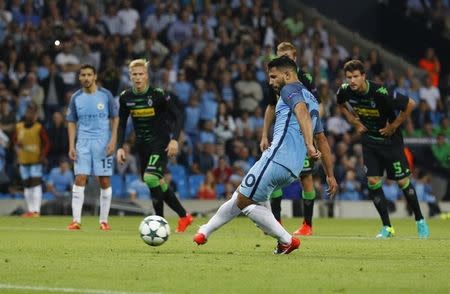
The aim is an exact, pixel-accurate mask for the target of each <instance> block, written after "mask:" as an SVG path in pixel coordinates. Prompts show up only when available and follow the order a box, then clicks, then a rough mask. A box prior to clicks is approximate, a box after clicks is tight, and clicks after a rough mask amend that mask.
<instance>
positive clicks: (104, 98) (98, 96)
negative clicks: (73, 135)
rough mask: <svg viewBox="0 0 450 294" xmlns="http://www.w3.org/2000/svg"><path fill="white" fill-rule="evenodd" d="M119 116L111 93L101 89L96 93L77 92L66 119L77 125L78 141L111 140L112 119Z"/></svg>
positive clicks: (72, 99)
mask: <svg viewBox="0 0 450 294" xmlns="http://www.w3.org/2000/svg"><path fill="white" fill-rule="evenodd" d="M118 115H119V110H118V107H117V104H116V103H115V102H114V98H113V96H112V94H111V92H109V91H108V90H107V89H105V88H101V87H99V88H98V89H97V91H95V92H94V93H85V92H83V91H82V90H81V89H80V90H78V91H76V92H75V93H74V94H73V95H72V97H71V99H70V103H69V107H68V109H67V115H66V119H67V121H69V122H74V123H77V138H78V139H109V138H110V137H111V127H110V119H111V118H114V117H118Z"/></svg>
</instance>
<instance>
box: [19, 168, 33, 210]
mask: <svg viewBox="0 0 450 294" xmlns="http://www.w3.org/2000/svg"><path fill="white" fill-rule="evenodd" d="M19 172H20V178H21V179H22V183H23V196H24V198H25V203H26V205H27V212H25V213H23V214H22V215H21V216H22V217H32V216H33V209H34V204H33V198H32V192H33V191H32V189H31V183H30V178H31V167H30V166H29V165H20V166H19Z"/></svg>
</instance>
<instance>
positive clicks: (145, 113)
mask: <svg viewBox="0 0 450 294" xmlns="http://www.w3.org/2000/svg"><path fill="white" fill-rule="evenodd" d="M131 115H132V116H133V117H150V116H155V108H153V107H150V108H142V109H133V110H131Z"/></svg>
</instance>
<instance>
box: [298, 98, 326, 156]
mask: <svg viewBox="0 0 450 294" xmlns="http://www.w3.org/2000/svg"><path fill="white" fill-rule="evenodd" d="M294 113H295V116H296V118H297V121H298V122H299V124H300V128H301V130H302V133H303V137H304V139H305V144H306V150H307V152H308V156H309V157H311V158H314V159H318V158H319V157H320V152H318V151H317V149H316V147H315V146H314V142H313V130H312V122H311V116H310V115H309V112H308V108H307V107H306V103H305V102H299V103H297V104H296V105H295V108H294Z"/></svg>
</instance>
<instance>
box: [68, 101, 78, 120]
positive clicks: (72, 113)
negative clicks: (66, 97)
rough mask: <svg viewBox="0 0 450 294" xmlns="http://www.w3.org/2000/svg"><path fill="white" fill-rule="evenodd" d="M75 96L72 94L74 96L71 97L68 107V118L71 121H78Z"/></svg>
mask: <svg viewBox="0 0 450 294" xmlns="http://www.w3.org/2000/svg"><path fill="white" fill-rule="evenodd" d="M75 98H76V96H72V98H70V102H69V106H68V107H67V113H66V120H67V121H70V122H76V121H78V115H77V108H76V105H75Z"/></svg>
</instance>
